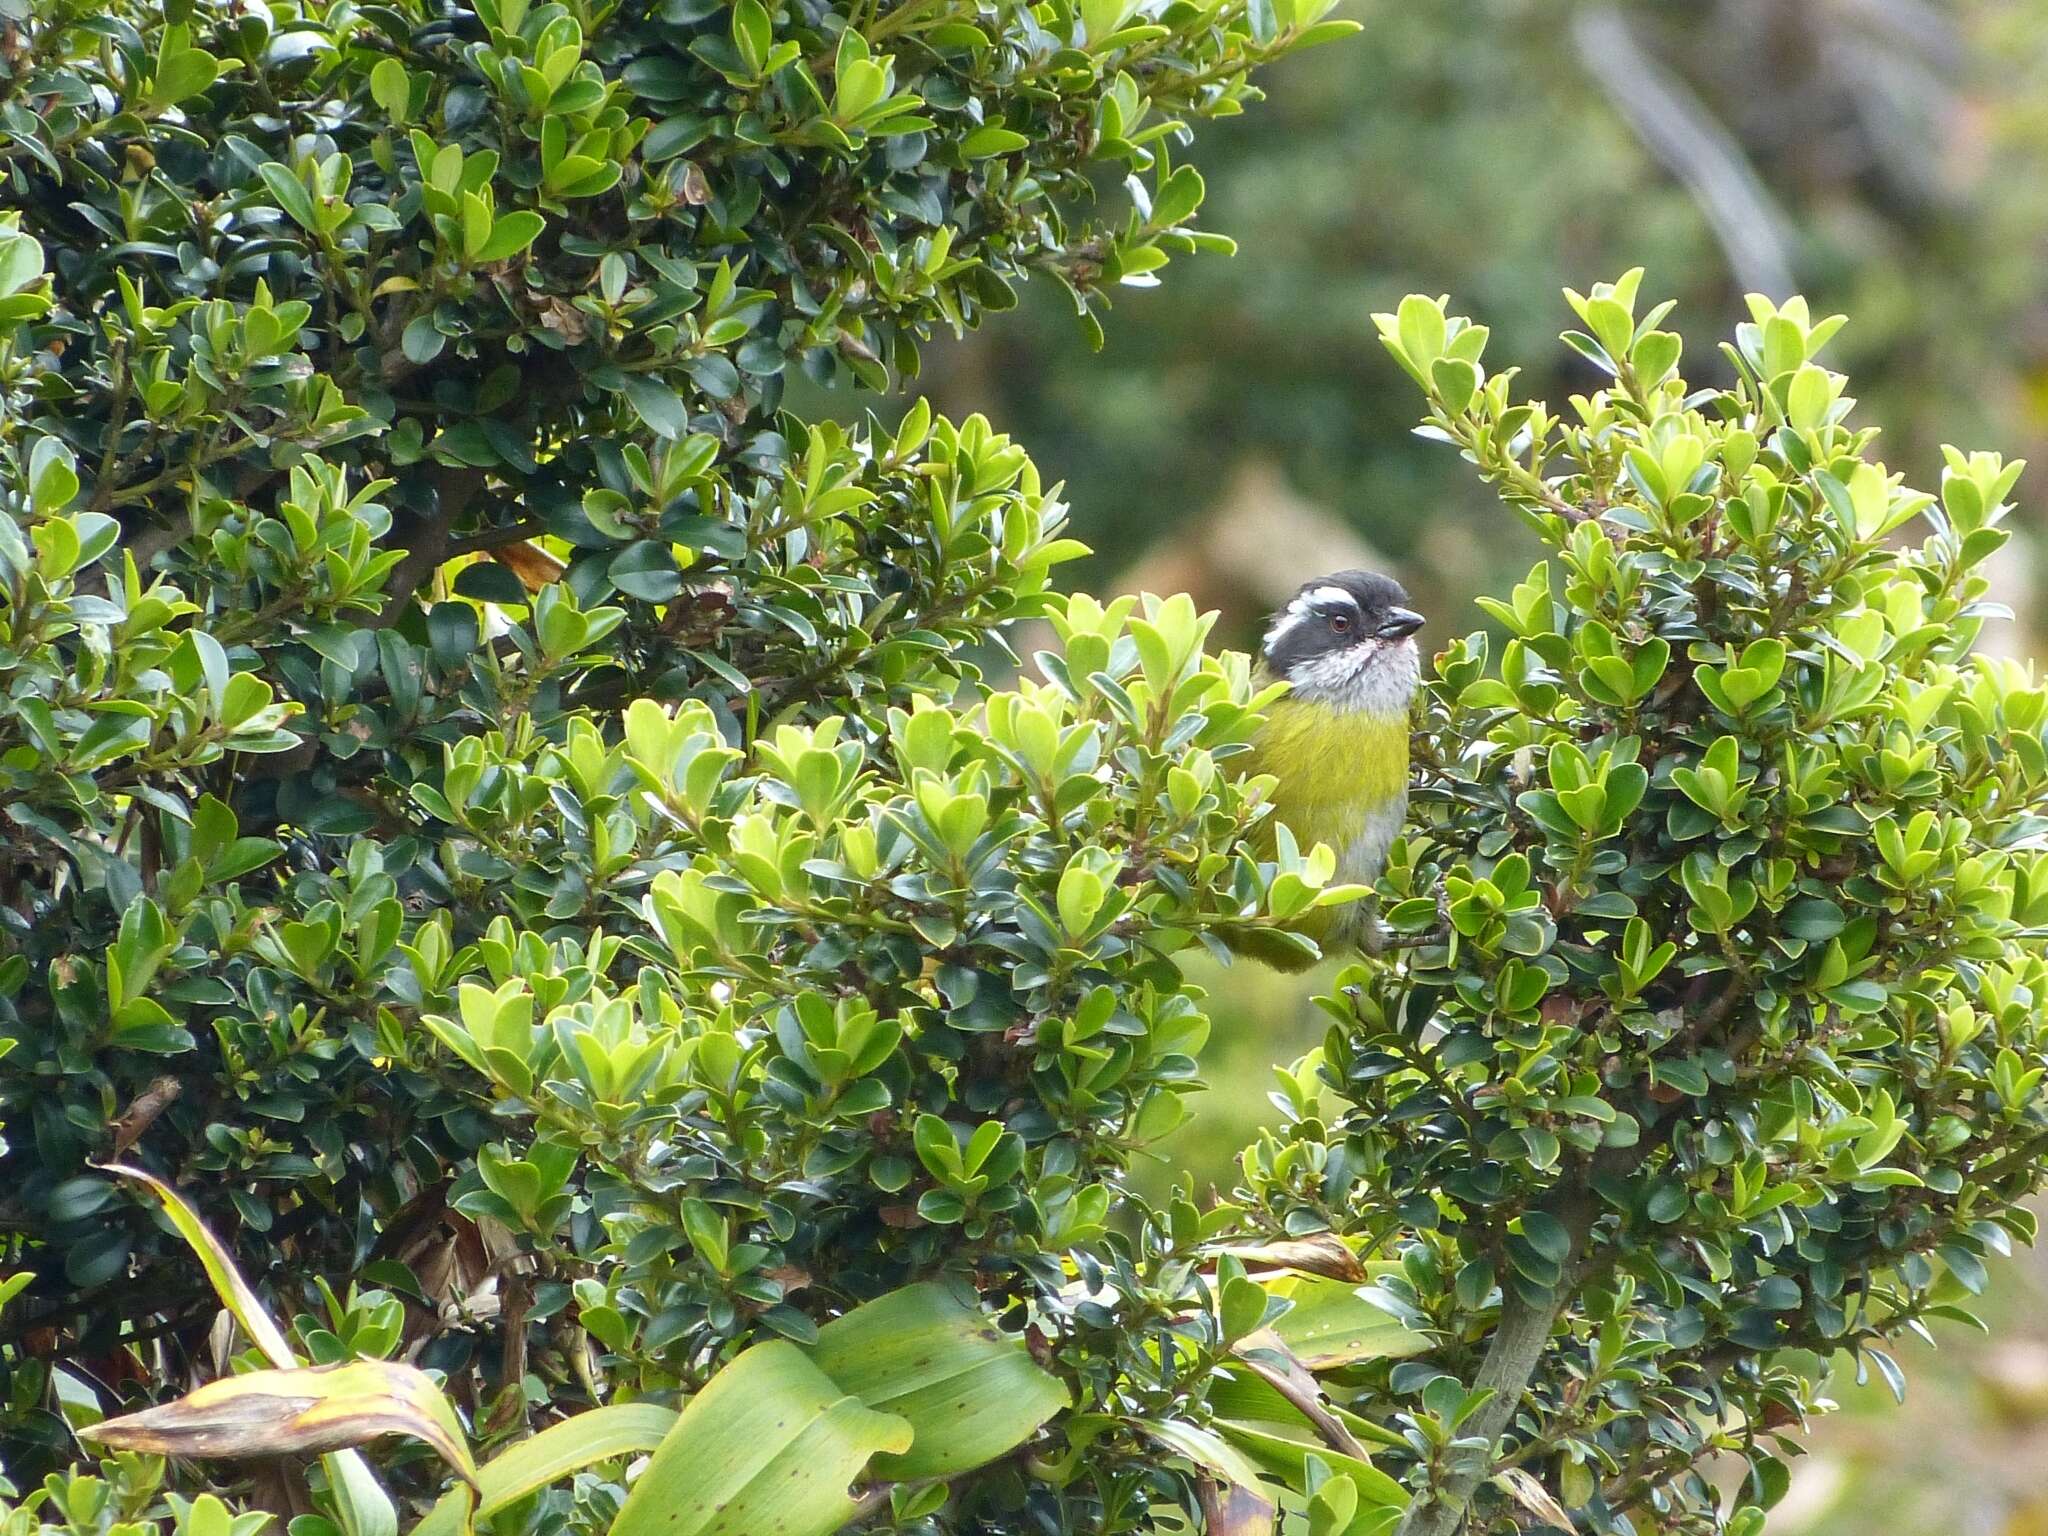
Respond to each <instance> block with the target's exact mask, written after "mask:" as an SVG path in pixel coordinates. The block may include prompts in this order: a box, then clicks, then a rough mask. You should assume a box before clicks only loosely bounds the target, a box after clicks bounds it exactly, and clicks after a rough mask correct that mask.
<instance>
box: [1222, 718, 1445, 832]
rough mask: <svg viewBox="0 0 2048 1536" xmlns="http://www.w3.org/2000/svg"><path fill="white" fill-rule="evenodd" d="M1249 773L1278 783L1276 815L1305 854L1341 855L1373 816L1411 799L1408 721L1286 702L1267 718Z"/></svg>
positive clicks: (1252, 755)
mask: <svg viewBox="0 0 2048 1536" xmlns="http://www.w3.org/2000/svg"><path fill="white" fill-rule="evenodd" d="M1249 771H1250V772H1253V773H1270V774H1272V775H1274V776H1275V777H1276V778H1278V779H1279V781H1280V784H1279V787H1278V788H1277V789H1276V790H1274V792H1273V801H1274V813H1275V815H1276V817H1277V818H1278V819H1279V820H1281V821H1283V822H1285V823H1286V824H1287V827H1288V829H1289V830H1290V831H1292V832H1293V833H1294V837H1295V841H1296V842H1298V843H1299V844H1300V845H1301V846H1302V848H1303V849H1304V850H1306V849H1307V848H1308V847H1309V846H1310V845H1311V844H1313V843H1328V844H1329V845H1330V846H1331V847H1332V848H1335V849H1337V850H1339V851H1340V852H1341V851H1342V850H1343V849H1344V848H1345V846H1346V845H1348V844H1349V843H1350V842H1352V841H1353V840H1354V839H1355V838H1357V837H1358V836H1359V835H1360V834H1361V833H1362V832H1364V830H1365V823H1366V818H1367V817H1368V816H1369V815H1370V814H1371V813H1372V812H1373V811H1374V810H1376V809H1378V808H1381V807H1383V806H1385V805H1386V804H1387V802H1388V801H1390V800H1393V799H1395V798H1397V797H1399V796H1402V795H1404V794H1405V793H1406V791H1407V788H1408V720H1407V717H1406V716H1405V715H1375V714H1367V713H1365V712H1363V711H1360V710H1336V709H1332V708H1330V707H1329V706H1328V705H1325V704H1312V703H1307V702H1305V701H1303V700H1300V699H1295V698H1283V699H1280V700H1279V701H1278V702H1277V703H1274V704H1272V705H1271V706H1269V707H1268V709H1267V711H1266V723H1265V725H1264V726H1263V727H1261V729H1260V731H1259V735H1258V739H1257V740H1256V741H1255V742H1254V743H1253V745H1252V751H1251V753H1250V762H1249Z"/></svg>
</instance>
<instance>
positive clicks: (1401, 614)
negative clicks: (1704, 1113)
mask: <svg viewBox="0 0 2048 1536" xmlns="http://www.w3.org/2000/svg"><path fill="white" fill-rule="evenodd" d="M1420 628H1422V615H1421V614H1419V613H1417V612H1416V611H1415V610H1414V609H1413V608H1389V609H1388V610H1387V616H1386V617H1385V618H1384V619H1382V620H1380V627H1379V628H1378V629H1376V630H1374V631H1373V633H1374V634H1376V635H1378V636H1379V637H1380V639H1382V640H1399V639H1401V638H1402V637H1403V636H1405V635H1412V634H1414V633H1415V631H1417V630H1418V629H1420Z"/></svg>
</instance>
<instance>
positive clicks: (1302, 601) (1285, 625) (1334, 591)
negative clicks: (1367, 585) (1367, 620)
mask: <svg viewBox="0 0 2048 1536" xmlns="http://www.w3.org/2000/svg"><path fill="white" fill-rule="evenodd" d="M1336 603H1342V604H1343V605H1344V606H1345V607H1346V608H1349V609H1350V610H1351V611H1352V612H1353V613H1357V612H1359V611H1360V610H1359V606H1358V599H1357V598H1356V597H1354V596H1352V595H1351V593H1350V592H1348V591H1346V590H1345V589H1344V588H1343V587H1311V588H1310V589H1309V590H1308V591H1306V592H1303V593H1300V594H1298V595H1297V596H1296V597H1295V598H1294V600H1293V601H1292V602H1290V603H1288V605H1287V606H1286V607H1285V608H1284V609H1282V610H1281V612H1280V615H1279V617H1278V618H1276V619H1274V620H1273V626H1272V628H1270V629H1268V630H1267V631H1266V639H1265V648H1266V650H1268V651H1271V650H1272V649H1273V647H1274V646H1275V645H1276V644H1278V643H1279V641H1280V640H1281V639H1282V637H1284V636H1285V635H1286V634H1287V632H1288V631H1289V630H1291V629H1293V628H1294V627H1295V626H1296V625H1298V624H1301V623H1303V622H1305V621H1307V620H1309V619H1313V618H1315V617H1317V612H1316V609H1317V607H1318V605H1324V606H1327V605H1330V604H1336Z"/></svg>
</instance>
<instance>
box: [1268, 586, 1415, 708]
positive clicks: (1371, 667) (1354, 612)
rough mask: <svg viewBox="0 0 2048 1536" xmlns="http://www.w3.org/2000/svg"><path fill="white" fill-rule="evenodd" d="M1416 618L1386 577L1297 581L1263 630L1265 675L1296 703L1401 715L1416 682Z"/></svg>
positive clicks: (1404, 598)
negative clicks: (1283, 687) (1297, 587)
mask: <svg viewBox="0 0 2048 1536" xmlns="http://www.w3.org/2000/svg"><path fill="white" fill-rule="evenodd" d="M1421 627H1422V615H1421V614H1419V613H1417V612H1416V611H1415V610H1414V609H1412V608H1410V607H1409V606H1408V594H1407V593H1406V592H1404V591H1403V590H1402V589H1401V584H1400V583H1399V582H1398V581H1395V580H1394V579H1393V578H1392V577H1390V576H1381V575H1379V574H1378V573H1377V572H1374V571H1338V572H1337V573H1336V574H1335V575H1331V576H1319V577H1317V578H1316V579H1315V580H1314V581H1309V582H1304V583H1303V584H1302V587H1301V590H1300V591H1298V592H1296V593H1295V594H1294V597H1293V598H1292V599H1291V600H1290V601H1289V602H1288V604H1287V606H1286V607H1285V608H1282V609H1281V610H1280V611H1279V612H1278V613H1277V614H1275V615H1274V616H1273V622H1272V624H1271V625H1270V626H1269V627H1268V628H1267V630H1266V640H1265V644H1264V646H1263V647H1262V654H1263V655H1264V658H1265V662H1266V670H1267V671H1269V672H1271V673H1272V674H1273V676H1274V677H1276V678H1279V679H1281V680H1283V681H1285V682H1287V683H1289V684H1291V685H1293V690H1294V695H1295V697H1297V698H1299V699H1302V700H1304V701H1306V702H1308V703H1313V704H1328V705H1331V706H1334V707H1335V708H1338V709H1347V710H1350V709H1363V710H1370V711H1372V712H1373V713H1375V714H1406V713H1407V710H1408V705H1409V701H1410V700H1411V699H1412V698H1413V697H1414V695H1415V686H1416V683H1417V681H1418V680H1419V679H1420V677H1421V675H1422V660H1421V656H1420V654H1419V653H1418V652H1417V650H1416V646H1415V631H1416V630H1418V629H1420V628H1421Z"/></svg>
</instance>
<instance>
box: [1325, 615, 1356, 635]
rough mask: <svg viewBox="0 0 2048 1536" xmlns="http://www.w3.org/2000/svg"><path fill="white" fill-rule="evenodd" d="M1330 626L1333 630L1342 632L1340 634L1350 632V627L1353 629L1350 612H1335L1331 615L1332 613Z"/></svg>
mask: <svg viewBox="0 0 2048 1536" xmlns="http://www.w3.org/2000/svg"><path fill="white" fill-rule="evenodd" d="M1330 628H1331V630H1332V631H1334V632H1335V633H1337V634H1340V635H1341V634H1346V633H1348V632H1349V631H1350V629H1351V619H1350V616H1349V615H1348V614H1342V613H1333V614H1331V615H1330Z"/></svg>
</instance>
